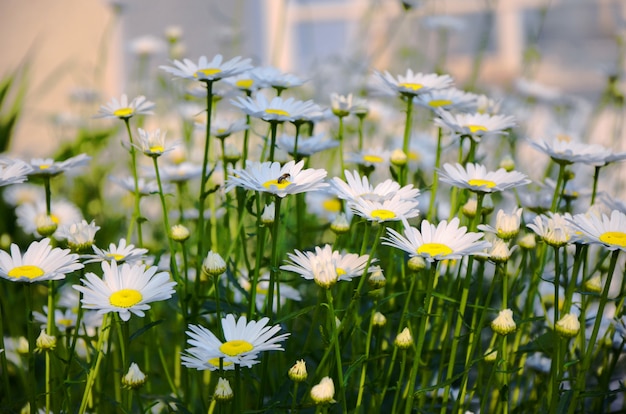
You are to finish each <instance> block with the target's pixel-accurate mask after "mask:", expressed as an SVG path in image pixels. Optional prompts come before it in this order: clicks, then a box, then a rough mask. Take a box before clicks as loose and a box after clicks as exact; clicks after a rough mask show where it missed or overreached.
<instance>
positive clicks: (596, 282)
mask: <svg viewBox="0 0 626 414" xmlns="http://www.w3.org/2000/svg"><path fill="white" fill-rule="evenodd" d="M583 288H584V289H585V290H586V291H587V292H593V293H600V292H602V278H601V277H600V275H595V276H593V277H591V278H590V279H587V280H585V282H584V283H583Z"/></svg>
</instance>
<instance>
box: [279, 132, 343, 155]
mask: <svg viewBox="0 0 626 414" xmlns="http://www.w3.org/2000/svg"><path fill="white" fill-rule="evenodd" d="M338 145H339V141H337V140H334V139H329V138H328V135H327V134H325V133H319V134H315V135H313V136H311V137H303V136H299V137H298V154H294V151H295V149H296V148H295V146H296V137H295V136H294V135H287V134H283V135H281V136H279V137H278V138H277V139H276V146H277V147H278V148H280V149H281V150H283V151H285V152H287V153H289V154H291V155H292V156H295V155H300V156H303V157H310V156H311V155H313V154H317V153H318V152H322V151H324V150H327V149H330V148H335V147H337V146H338Z"/></svg>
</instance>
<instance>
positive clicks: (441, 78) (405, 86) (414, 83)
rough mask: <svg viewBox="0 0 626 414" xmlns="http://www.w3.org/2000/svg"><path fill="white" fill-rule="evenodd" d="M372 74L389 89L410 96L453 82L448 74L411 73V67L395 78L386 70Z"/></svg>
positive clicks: (441, 87)
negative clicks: (404, 73)
mask: <svg viewBox="0 0 626 414" xmlns="http://www.w3.org/2000/svg"><path fill="white" fill-rule="evenodd" d="M374 76H375V77H376V78H378V79H379V80H381V81H382V82H383V84H384V85H385V86H386V87H387V88H388V89H389V90H390V91H392V92H394V93H400V94H402V95H406V96H410V97H413V96H416V95H420V94H422V93H429V92H431V91H433V90H437V89H445V88H449V87H450V86H452V82H453V80H452V78H451V77H450V76H449V75H437V74H436V73H428V74H424V73H413V71H412V70H411V69H408V70H407V72H406V75H404V76H403V75H398V77H397V79H396V78H394V77H393V76H392V75H391V74H390V73H389V72H387V71H385V72H384V73H381V72H378V71H376V72H374Z"/></svg>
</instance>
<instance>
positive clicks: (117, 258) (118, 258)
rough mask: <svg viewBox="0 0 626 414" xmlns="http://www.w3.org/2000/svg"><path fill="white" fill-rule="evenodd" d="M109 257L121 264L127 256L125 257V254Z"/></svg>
mask: <svg viewBox="0 0 626 414" xmlns="http://www.w3.org/2000/svg"><path fill="white" fill-rule="evenodd" d="M107 257H109V258H111V259H113V260H115V261H116V262H119V261H120V260H123V259H124V257H126V256H124V255H123V254H117V253H109V254H107Z"/></svg>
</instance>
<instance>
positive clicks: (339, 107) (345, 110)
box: [330, 93, 352, 118]
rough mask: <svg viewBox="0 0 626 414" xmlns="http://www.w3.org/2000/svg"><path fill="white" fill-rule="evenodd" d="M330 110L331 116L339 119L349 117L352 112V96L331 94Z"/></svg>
mask: <svg viewBox="0 0 626 414" xmlns="http://www.w3.org/2000/svg"><path fill="white" fill-rule="evenodd" d="M330 108H331V110H332V112H333V114H334V115H335V116H337V117H339V118H343V117H345V116H348V115H350V112H352V94H348V95H339V94H338V93H331V94H330Z"/></svg>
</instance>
